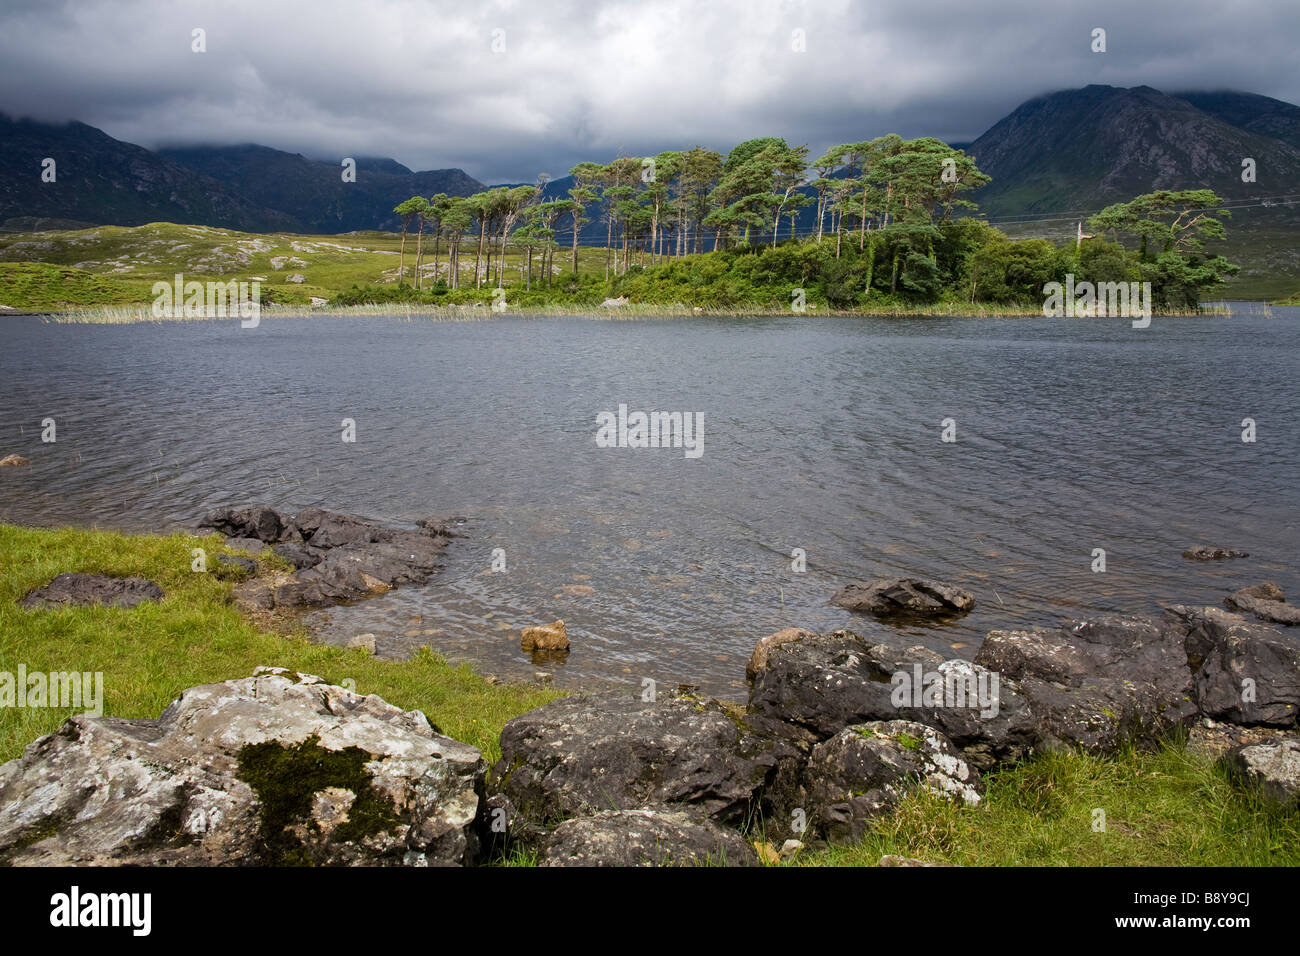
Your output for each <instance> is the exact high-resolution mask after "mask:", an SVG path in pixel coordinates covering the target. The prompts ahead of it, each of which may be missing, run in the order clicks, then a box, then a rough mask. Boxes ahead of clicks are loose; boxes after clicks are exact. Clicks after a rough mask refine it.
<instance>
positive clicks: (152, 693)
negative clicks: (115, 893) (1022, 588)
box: [0, 525, 1300, 866]
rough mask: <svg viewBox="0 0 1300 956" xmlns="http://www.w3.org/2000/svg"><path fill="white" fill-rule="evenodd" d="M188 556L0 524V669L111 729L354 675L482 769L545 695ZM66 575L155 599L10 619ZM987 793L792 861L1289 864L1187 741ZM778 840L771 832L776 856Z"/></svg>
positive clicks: (56, 721)
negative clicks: (256, 674)
mask: <svg viewBox="0 0 1300 956" xmlns="http://www.w3.org/2000/svg"><path fill="white" fill-rule="evenodd" d="M199 546H201V547H204V548H205V549H206V550H207V553H208V567H209V568H213V567H215V566H216V561H215V555H216V554H218V553H221V552H222V551H223V550H224V546H223V542H222V539H221V538H220V537H216V536H214V537H210V538H196V537H193V536H189V535H184V534H177V535H171V536H166V537H160V536H153V535H122V534H118V533H115V532H105V531H87V530H74V529H61V530H39V529H29V528H19V527H14V526H9V525H0V634H2V635H3V640H2V641H0V670H4V671H9V672H11V673H12V672H14V671H16V670H17V667H18V665H19V664H20V663H21V664H24V665H26V667H27V670H28V671H29V672H31V671H45V672H49V671H68V670H75V671H91V672H95V671H100V672H102V673H103V674H104V694H105V704H104V712H105V713H106V714H108V715H110V716H115V717H157V716H158V715H159V714H160V713H161V712H162V711H163V709H164V708H165V707H166V706H167V704H168V703H169V702H170V701H171V700H172V699H173V698H174V697H175V696H176V694H177V693H179V692H180V691H181V690H183V689H184V688H186V687H190V686H193V685H195V684H202V683H207V682H212V681H219V680H226V679H230V678H236V677H244V676H247V675H249V674H251V673H252V671H253V669H254V668H255V667H257V666H258V665H279V666H282V667H289V668H293V669H296V670H300V671H304V672H307V673H313V674H319V675H320V676H322V677H324V678H325V679H327V680H329V681H331V682H334V683H340V682H342V681H344V680H347V679H349V678H350V679H352V680H354V681H355V682H356V689H357V691H358V692H360V693H367V694H370V693H373V694H378V695H379V696H380V697H383V698H384V699H385V700H387V701H389V702H391V703H393V704H396V705H398V706H401V707H404V708H418V709H420V710H422V711H424V712H425V713H426V714H427V715H428V716H429V718H430V720H432V721H433V722H434V723H435V724H437V725H438V726H439V727H440V728H441V730H442V731H443V732H444V733H446V734H448V735H450V736H452V737H455V738H457V739H459V740H464V741H466V742H468V743H471V744H473V745H474V746H476V747H479V748H480V749H481V750H483V751H484V753H485V755H486V756H487V757H488V759H489V760H494V759H496V757H497V756H498V755H499V748H498V737H499V735H500V731H501V728H502V727H503V726H504V724H505V722H506V721H507V720H509V719H510V718H511V717H513V716H516V715H517V714H521V713H523V712H525V711H527V710H530V709H532V708H534V707H537V706H540V705H541V704H543V703H545V702H546V701H548V700H550V699H553V698H554V697H555V696H556V694H555V693H554V692H553V691H550V690H547V689H545V688H540V687H536V686H519V685H510V684H504V685H491V684H488V683H487V682H486V681H484V680H483V679H482V678H480V677H479V676H477V675H476V674H474V673H473V671H472V670H471V669H470V668H469V667H468V666H465V665H461V666H452V665H450V664H448V663H447V662H445V661H443V660H442V659H440V658H439V657H437V656H436V655H434V654H432V653H430V652H428V651H422V652H421V653H420V654H419V655H418V656H416V657H415V658H413V659H412V660H409V661H402V662H394V661H382V660H376V659H375V658H372V657H370V656H369V655H367V654H365V653H364V652H362V651H348V650H341V649H338V648H333V647H326V646H322V645H318V644H312V643H309V642H308V641H307V639H306V637H305V635H304V634H301V633H295V634H290V635H287V636H286V635H280V634H273V633H267V632H265V631H263V630H259V629H258V628H257V627H254V626H253V625H252V624H250V623H249V622H248V621H247V620H245V619H244V618H243V617H242V616H241V615H240V613H239V612H238V611H237V610H236V609H235V607H234V605H233V604H231V603H230V594H231V587H232V584H231V582H230V581H229V580H226V579H223V578H222V577H221V576H219V575H218V574H217V573H215V572H210V573H206V574H198V573H194V572H193V571H191V570H190V561H191V553H190V552H191V549H192V548H195V547H199ZM258 560H259V561H262V562H264V563H266V562H276V561H278V559H277V558H274V557H267V556H263V557H261V558H259V559H258ZM65 571H84V572H95V573H104V574H112V575H119V576H127V575H141V576H143V577H146V578H149V579H150V580H152V581H155V582H157V583H158V584H159V585H161V586H162V588H163V589H164V591H165V592H166V597H165V599H164V600H163V601H161V602H159V603H156V604H142V605H140V606H139V607H136V608H133V609H130V610H123V609H116V608H68V609H61V610H56V611H45V610H42V611H35V610H33V611H28V610H23V609H22V608H20V607H19V606H18V603H17V602H18V601H19V600H20V599H21V598H22V596H23V595H24V594H26V593H27V592H28V591H29V590H31V589H32V588H35V587H39V586H41V585H43V584H45V583H47V582H48V581H49V580H50V579H51V578H53V577H54V576H55V575H56V574H59V573H61V572H65ZM71 713H72V711H70V710H64V711H59V710H50V709H18V708H3V709H0V760H9V759H12V758H14V757H17V756H19V755H20V754H21V753H22V749H23V747H24V746H25V745H26V744H28V743H30V742H31V741H33V740H35V739H36V738H37V737H39V736H41V735H43V734H47V733H50V732H52V731H54V730H55V729H57V728H58V726H59V725H60V724H61V723H62V722H63V720H64V719H65V718H67V717H68V716H70V715H71ZM987 783H988V792H987V796H986V797H985V799H984V801H983V803H982V804H981V805H980V806H979V807H976V808H962V807H958V806H955V805H953V804H951V803H948V802H947V801H943V800H940V799H937V798H934V797H932V796H928V795H926V794H923V793H921V794H917V795H915V796H913V797H910V798H909V799H907V800H906V801H904V803H903V804H902V806H901V807H900V809H899V810H898V811H897V812H896V813H894V814H893V815H891V816H889V817H885V818H883V819H882V820H881V821H880V822H879V823H878V824H877V826H876V827H875V829H874V830H873V831H872V832H871V833H870V834H869V835H868V836H867V838H866V839H865V840H864V841H863V842H862V843H860V844H859V845H857V846H853V847H837V848H833V849H830V850H826V851H822V852H817V853H812V852H805V853H804V854H802V855H801V856H800V857H798V858H797V859H796V860H795V861H794V863H793V865H796V866H870V865H875V863H876V862H877V860H879V858H880V857H881V856H882V855H884V854H897V855H900V856H910V857H919V858H921V859H924V860H927V861H929V862H935V863H952V864H958V865H967V866H990V865H1006V866H1015V865H1048V866H1058V865H1059V866H1076V865H1077V866H1101V865H1115V866H1120V865H1123V866H1154V865H1160V866H1210V865H1213V866H1270V865H1271V866H1297V865H1300V813H1296V812H1295V811H1290V812H1284V811H1281V810H1279V809H1276V808H1273V807H1269V806H1267V805H1264V804H1263V803H1261V802H1260V801H1259V800H1257V799H1256V798H1255V797H1253V796H1251V795H1249V794H1246V793H1243V792H1241V791H1240V790H1238V789H1236V788H1235V787H1234V786H1233V785H1232V784H1231V783H1230V782H1229V780H1228V778H1227V777H1226V775H1225V774H1224V772H1223V771H1222V770H1221V769H1220V768H1219V767H1218V766H1217V765H1216V764H1215V762H1214V761H1213V759H1212V758H1211V757H1208V756H1205V755H1204V754H1202V753H1200V752H1198V751H1194V750H1191V749H1188V748H1186V747H1184V746H1182V745H1177V744H1173V745H1170V746H1169V747H1167V748H1166V749H1165V750H1163V751H1161V752H1159V753H1154V754H1139V753H1128V754H1125V755H1123V756H1121V757H1119V758H1116V759H1114V760H1101V759H1096V758H1092V757H1084V756H1079V755H1072V754H1061V755H1048V756H1042V757H1038V758H1034V759H1032V760H1028V761H1025V762H1023V763H1021V764H1019V765H1017V766H1014V767H1009V768H1006V769H1003V770H1001V771H998V772H996V773H994V774H992V775H990V776H989V778H988V780H987ZM1098 808H1100V809H1101V810H1104V811H1105V816H1106V825H1105V830H1104V831H1098V830H1095V829H1094V820H1095V816H1094V811H1095V810H1096V809H1098ZM791 835H792V834H790V833H788V832H786V833H777V832H776V830H775V828H774V827H772V826H769V827H768V828H767V837H768V839H769V840H771V842H773V843H774V844H775V845H777V846H779V845H780V844H781V842H782V841H783V840H784V839H786V838H787V837H789V836H791ZM512 862H514V863H515V864H516V865H528V864H529V863H530V862H531V860H530V859H529V858H528V857H527V856H522V857H519V858H517V859H515V860H514V861H512Z"/></svg>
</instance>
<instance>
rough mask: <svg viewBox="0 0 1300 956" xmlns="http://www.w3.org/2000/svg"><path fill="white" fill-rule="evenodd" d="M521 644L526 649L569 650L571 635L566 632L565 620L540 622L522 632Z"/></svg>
mask: <svg viewBox="0 0 1300 956" xmlns="http://www.w3.org/2000/svg"><path fill="white" fill-rule="evenodd" d="M519 643H520V646H521V647H522V648H523V649H524V650H526V651H567V650H568V649H569V636H568V634H566V633H565V630H564V622H563V621H558V620H557V621H555V622H554V623H551V624H539V625H537V626H536V627H526V628H524V629H523V630H522V631H521V632H520V639H519Z"/></svg>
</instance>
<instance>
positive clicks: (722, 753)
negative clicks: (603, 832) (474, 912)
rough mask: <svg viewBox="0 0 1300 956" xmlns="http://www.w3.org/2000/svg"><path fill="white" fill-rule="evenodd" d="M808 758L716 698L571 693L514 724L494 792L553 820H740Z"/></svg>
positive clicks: (530, 814) (531, 815) (527, 813)
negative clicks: (680, 809) (668, 815)
mask: <svg viewBox="0 0 1300 956" xmlns="http://www.w3.org/2000/svg"><path fill="white" fill-rule="evenodd" d="M799 756H800V755H798V754H796V753H795V752H794V751H793V749H791V748H789V747H788V746H787V745H786V744H784V743H783V742H780V741H775V740H772V739H770V738H768V737H766V736H764V735H761V734H757V733H753V732H751V731H750V730H749V729H748V728H746V727H745V726H743V724H742V723H741V722H739V721H737V719H736V718H735V717H733V716H732V715H731V714H729V713H727V712H726V711H725V710H724V709H723V708H722V706H721V705H719V704H717V703H716V702H714V701H702V700H700V699H697V698H693V697H671V698H670V697H665V696H662V695H661V696H660V697H659V699H658V700H657V701H653V702H647V701H643V700H642V699H641V697H640V695H639V694H637V693H633V692H618V691H613V692H607V693H601V694H586V695H580V696H574V697H566V698H561V699H560V700H556V701H552V702H551V703H549V704H546V705H545V706H543V707H539V708H537V709H536V710H533V711H530V712H528V713H526V714H523V715H522V716H519V717H516V718H514V719H513V720H511V721H509V722H508V723H507V724H506V725H505V728H504V729H503V730H502V732H501V759H500V761H499V762H498V763H497V764H496V766H495V767H494V768H493V772H492V779H493V780H494V781H495V783H494V785H493V790H494V792H501V793H504V794H505V795H506V796H507V797H509V799H510V801H511V803H512V804H513V805H514V806H515V807H516V808H517V810H518V812H519V813H521V814H522V815H523V816H524V817H525V818H527V819H528V820H529V821H531V822H533V823H536V824H540V825H547V826H549V825H553V824H554V823H556V822H557V821H560V820H564V819H567V818H569V817H573V816H583V815H588V814H591V813H595V812H598V811H602V810H624V809H637V808H641V807H646V806H662V805H667V804H682V805H690V806H692V807H693V808H695V809H697V810H698V811H700V812H701V813H703V814H706V815H708V816H710V817H712V818H713V819H715V820H718V821H722V822H726V823H739V822H740V821H742V820H743V819H744V818H745V817H746V815H747V814H748V813H749V812H750V811H751V810H752V809H753V808H755V807H756V806H757V804H758V801H759V799H760V797H761V793H762V789H763V786H764V784H765V782H766V781H767V780H768V778H769V777H770V776H773V775H775V774H776V772H777V770H778V766H779V765H780V764H781V763H782V762H783V761H787V760H798V759H799Z"/></svg>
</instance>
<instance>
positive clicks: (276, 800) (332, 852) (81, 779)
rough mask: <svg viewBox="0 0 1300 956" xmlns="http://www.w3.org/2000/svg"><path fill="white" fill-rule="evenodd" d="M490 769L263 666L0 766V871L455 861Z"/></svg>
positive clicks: (369, 708) (424, 730)
mask: <svg viewBox="0 0 1300 956" xmlns="http://www.w3.org/2000/svg"><path fill="white" fill-rule="evenodd" d="M308 770H310V773H307V772H306V771H308ZM483 770H484V766H483V761H482V759H481V755H480V754H479V751H478V750H476V749H475V748H473V747H471V746H469V745H467V744H463V743H460V742H458V741H455V740H452V739H450V738H448V737H443V736H441V735H440V734H438V733H436V732H435V730H434V729H433V728H432V727H431V726H430V724H429V721H428V720H427V719H426V718H425V716H424V714H422V713H420V712H419V711H403V710H401V709H399V708H397V707H393V706H392V705H391V704H388V703H385V702H384V701H383V700H381V699H380V698H378V697H375V696H369V697H362V696H359V695H357V694H354V693H352V692H350V691H348V690H346V689H344V688H342V687H336V686H333V685H330V684H326V683H325V682H324V681H322V680H321V679H320V678H318V677H312V676H310V675H304V674H294V673H291V672H288V671H284V670H280V669H267V668H260V669H259V670H258V672H257V674H255V676H253V677H250V678H244V679H242V680H233V681H225V682H223V683H219V684H206V685H203V686H199V687H191V688H189V689H188V690H186V691H184V692H183V693H182V694H181V695H180V697H179V698H177V699H176V700H175V701H174V702H173V703H172V704H171V706H169V707H168V708H167V709H166V710H165V711H164V712H163V714H162V716H161V717H159V718H158V719H156V720H121V719H117V718H112V717H88V716H77V717H72V718H71V719H69V720H68V721H67V722H66V723H64V725H63V726H62V728H60V730H59V731H58V732H57V733H54V734H51V735H49V736H47V737H42V738H41V739H39V740H37V741H36V742H35V743H33V744H31V745H30V746H29V747H28V748H27V750H26V753H25V754H24V755H23V756H22V757H21V758H19V759H18V760H14V761H10V762H9V763H7V764H4V765H3V766H0V863H10V864H37V865H45V866H49V865H71V864H74V863H79V864H86V865H96V866H102V865H117V864H133V865H146V866H159V865H217V864H253V865H265V864H268V863H312V864H325V865H337V864H345V865H358V864H406V865H433V864H449V865H455V864H461V863H465V862H469V861H470V859H471V858H472V856H473V853H474V851H475V848H476V847H477V837H476V835H475V834H474V831H473V824H474V821H475V818H476V816H477V813H478V807H479V799H480V796H481V789H482V775H483Z"/></svg>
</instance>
